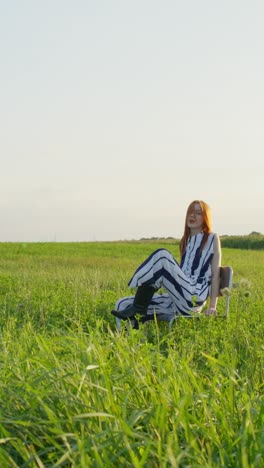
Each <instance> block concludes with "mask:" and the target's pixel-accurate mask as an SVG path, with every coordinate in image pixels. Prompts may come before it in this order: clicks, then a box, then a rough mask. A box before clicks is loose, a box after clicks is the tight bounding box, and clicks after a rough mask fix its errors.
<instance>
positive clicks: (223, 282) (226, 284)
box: [116, 266, 233, 330]
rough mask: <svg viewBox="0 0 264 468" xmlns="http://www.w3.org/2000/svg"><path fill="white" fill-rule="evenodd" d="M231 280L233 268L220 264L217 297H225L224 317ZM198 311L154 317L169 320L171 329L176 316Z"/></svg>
mask: <svg viewBox="0 0 264 468" xmlns="http://www.w3.org/2000/svg"><path fill="white" fill-rule="evenodd" d="M232 281H233V269H232V268H231V266H221V267H220V286H219V293H218V297H224V298H225V315H224V317H226V318H227V317H228V314H229V303H230V293H231V288H232ZM199 316H200V314H199V312H198V313H197V314H196V315H190V316H188V317H187V316H186V315H176V314H175V315H173V316H171V314H168V313H167V314H166V313H164V314H162V313H160V314H157V315H156V318H157V321H158V322H169V330H171V327H172V324H173V322H174V321H175V320H176V319H178V318H196V317H199ZM116 326H117V329H118V330H121V320H120V319H119V318H117V317H116Z"/></svg>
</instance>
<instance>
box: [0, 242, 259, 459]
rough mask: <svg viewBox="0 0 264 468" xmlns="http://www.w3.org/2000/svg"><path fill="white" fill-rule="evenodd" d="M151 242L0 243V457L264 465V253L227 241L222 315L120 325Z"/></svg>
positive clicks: (174, 246) (220, 306)
mask: <svg viewBox="0 0 264 468" xmlns="http://www.w3.org/2000/svg"><path fill="white" fill-rule="evenodd" d="M160 246H162V244H159V243H157V244H155V245H153V243H152V244H151V245H150V244H147V243H145V244H141V243H91V244H89V243H80V244H0V327H1V341H0V345H1V354H0V372H1V376H0V382H1V385H0V401H1V407H0V466H1V467H2V466H3V467H5V466H6V467H9V466H11V467H35V466H39V467H43V466H45V467H46V466H76V467H88V466H93V467H94V466H98V467H100V466H102V467H106V466H109V467H111V466H124V467H126V466H127V467H131V466H135V467H153V466H154V467H155V466H156V467H169V466H172V467H187V466H190V467H200V466H201V467H219V466H226V467H243V468H246V467H262V466H264V464H263V457H264V398H263V390H264V384H263V382H264V343H263V336H264V325H263V312H264V307H263V306H264V297H263V259H264V254H263V252H254V251H239V250H237V249H236V250H231V249H224V250H223V263H225V264H231V265H232V266H233V269H234V272H235V275H234V285H235V288H234V290H233V291H232V298H231V306H230V317H229V318H228V320H225V319H222V318H213V317H212V318H207V317H203V316H202V317H201V318H200V319H193V320H185V319H179V320H177V321H176V323H175V325H174V327H173V330H172V331H171V332H169V330H168V326H167V324H166V323H159V324H157V323H148V324H147V325H146V326H145V327H142V328H141V329H140V330H139V331H135V330H132V331H131V332H130V333H129V334H127V333H126V332H125V330H124V331H122V333H117V332H116V329H115V322H114V318H113V317H112V316H111V314H110V311H111V309H112V308H113V306H114V303H115V301H116V299H118V298H119V297H121V296H123V295H126V294H129V293H130V290H129V289H128V288H127V281H128V279H129V278H130V276H131V274H132V273H133V269H134V268H135V267H136V266H137V265H138V263H139V262H140V261H142V260H143V259H144V258H145V256H146V255H148V254H149V253H150V252H151V251H153V248H156V247H160ZM167 247H168V248H169V249H170V250H171V251H172V252H173V253H174V255H175V257H178V247H177V246H176V245H173V244H172V245H169V246H168V245H167ZM223 310H224V303H223V302H221V299H220V300H219V311H220V315H221V313H222V312H223Z"/></svg>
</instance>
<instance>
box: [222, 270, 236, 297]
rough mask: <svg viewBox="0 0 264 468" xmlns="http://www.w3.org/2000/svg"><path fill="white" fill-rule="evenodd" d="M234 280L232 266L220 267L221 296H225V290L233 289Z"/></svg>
mask: <svg viewBox="0 0 264 468" xmlns="http://www.w3.org/2000/svg"><path fill="white" fill-rule="evenodd" d="M232 280H233V270H232V268H231V266H221V267H220V287H219V296H223V295H225V294H222V292H221V291H222V290H223V289H225V288H228V289H231V287H232Z"/></svg>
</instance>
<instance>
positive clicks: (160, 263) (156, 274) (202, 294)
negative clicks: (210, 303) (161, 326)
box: [116, 249, 209, 316]
mask: <svg viewBox="0 0 264 468" xmlns="http://www.w3.org/2000/svg"><path fill="white" fill-rule="evenodd" d="M143 284H147V285H149V286H153V287H154V288H156V289H159V288H161V287H163V288H164V289H165V290H166V291H167V294H154V296H153V298H152V302H151V304H150V305H149V307H148V311H147V314H148V315H149V314H150V315H152V314H153V313H154V311H155V313H156V314H157V315H159V314H168V315H170V314H171V315H172V316H173V315H175V314H176V315H185V316H192V313H191V312H192V311H193V312H194V311H196V312H198V311H199V309H201V308H202V306H203V304H204V303H205V301H206V299H207V297H208V295H209V284H208V282H207V283H206V282H205V280H204V279H202V278H197V279H195V278H190V277H188V276H186V275H185V274H184V272H183V271H182V270H181V268H180V266H179V264H178V263H177V261H176V260H175V259H174V258H173V256H172V254H171V253H170V252H169V251H168V250H166V249H158V250H156V251H155V252H153V253H152V254H151V255H150V256H149V257H148V258H147V259H146V260H145V261H144V262H143V263H142V264H141V265H140V266H139V267H138V268H137V270H136V271H135V273H134V275H133V276H132V278H131V280H130V281H129V283H128V286H129V287H131V288H137V287H139V286H141V285H143ZM133 300H134V296H132V297H131V296H129V297H124V298H121V299H119V300H118V301H117V303H116V310H124V309H126V307H128V306H129V305H130V304H132V303H133Z"/></svg>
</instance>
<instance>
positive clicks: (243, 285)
mask: <svg viewBox="0 0 264 468" xmlns="http://www.w3.org/2000/svg"><path fill="white" fill-rule="evenodd" d="M239 286H240V287H241V288H250V287H251V283H250V281H249V280H248V279H246V278H242V279H241V280H240V283H239Z"/></svg>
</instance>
